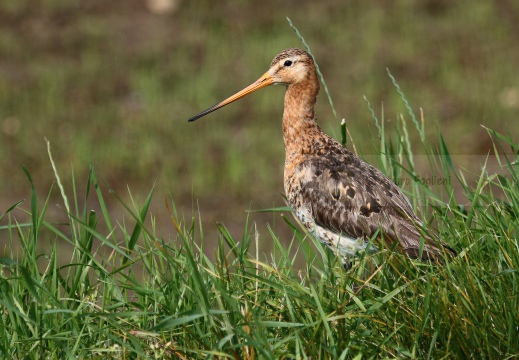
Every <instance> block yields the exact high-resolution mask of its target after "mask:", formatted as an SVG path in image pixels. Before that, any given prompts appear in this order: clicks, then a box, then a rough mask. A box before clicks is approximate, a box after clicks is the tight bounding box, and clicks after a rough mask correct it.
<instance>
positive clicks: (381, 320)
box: [0, 119, 519, 359]
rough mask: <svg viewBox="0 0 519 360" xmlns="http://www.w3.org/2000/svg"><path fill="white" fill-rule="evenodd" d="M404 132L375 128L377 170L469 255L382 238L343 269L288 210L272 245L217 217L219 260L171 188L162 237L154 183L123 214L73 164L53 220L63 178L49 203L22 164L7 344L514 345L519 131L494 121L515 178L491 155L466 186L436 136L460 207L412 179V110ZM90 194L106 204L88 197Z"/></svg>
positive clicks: (440, 352)
mask: <svg viewBox="0 0 519 360" xmlns="http://www.w3.org/2000/svg"><path fill="white" fill-rule="evenodd" d="M376 120H377V121H378V119H376ZM381 124H383V122H382V123H381V122H379V126H380V125H381ZM416 124H417V125H419V124H420V123H419V122H416ZM381 128H382V126H381ZM397 131H398V132H400V133H401V134H402V136H399V137H398V139H399V140H398V141H397V143H395V144H392V143H391V142H387V141H385V139H384V134H383V133H380V138H381V140H382V142H381V146H382V147H381V151H380V153H379V155H380V159H381V163H380V165H381V168H383V169H385V170H386V172H387V173H388V174H390V175H392V176H394V178H402V176H403V174H407V176H409V177H411V178H412V179H413V182H412V186H411V187H410V188H411V194H410V195H411V197H412V200H413V202H414V203H415V204H416V205H417V207H419V208H423V209H425V208H428V209H429V208H430V209H432V213H430V214H429V219H428V223H432V222H435V223H436V226H437V228H438V230H439V232H440V234H441V236H442V237H443V238H444V239H446V240H447V241H448V242H449V243H450V244H451V245H452V246H453V247H455V248H456V250H457V251H458V252H459V255H458V256H457V257H456V258H454V259H452V261H447V262H446V263H445V264H444V265H439V266H434V265H431V264H428V263H421V262H417V261H412V260H410V259H408V258H407V257H405V256H403V255H402V254H400V253H399V252H398V251H393V250H394V249H388V248H384V247H383V246H382V247H380V248H381V250H380V251H379V252H377V253H375V254H372V255H367V254H361V255H360V257H359V258H358V259H357V260H356V261H355V262H354V264H353V266H352V267H351V269H348V270H345V269H344V268H343V267H342V265H341V264H340V263H339V262H338V261H337V259H336V257H335V256H334V254H333V253H331V252H330V251H329V250H327V249H325V248H323V247H322V246H321V245H320V244H318V243H316V241H315V240H314V239H313V238H312V237H311V236H309V235H307V234H305V233H303V232H302V230H301V229H302V228H301V227H299V226H298V225H297V224H294V222H293V221H292V220H291V219H288V218H285V221H286V223H287V224H288V226H289V227H290V228H291V229H292V231H293V234H294V235H293V238H292V241H291V242H290V246H289V247H288V248H287V247H286V245H284V244H283V243H282V242H281V241H280V239H279V237H278V236H277V235H276V233H275V231H274V230H272V231H271V232H270V236H269V241H272V243H273V244H274V250H273V252H272V254H271V256H268V257H260V256H259V255H258V254H259V235H258V233H257V231H256V227H255V224H249V222H248V220H247V218H245V219H244V230H243V235H242V236H241V238H235V237H233V236H232V235H231V234H230V233H229V231H228V229H227V228H225V227H224V226H223V225H218V231H219V236H218V244H217V246H216V247H215V249H214V253H215V257H214V259H211V258H210V257H209V256H208V255H206V253H207V249H205V243H204V231H203V227H202V226H201V222H200V218H199V217H198V214H197V213H196V212H195V211H193V213H192V214H191V215H190V216H188V217H184V216H181V215H179V214H178V213H177V211H176V209H175V207H174V204H173V202H172V199H167V209H168V211H169V213H170V217H171V221H172V224H173V227H174V228H175V230H176V235H175V236H170V237H163V236H161V235H158V233H159V231H158V229H157V228H156V226H155V222H154V220H153V218H151V220H149V221H147V218H148V209H149V204H150V201H151V198H152V195H153V192H154V190H153V189H152V190H151V191H150V193H149V196H148V197H147V199H146V201H145V202H144V203H143V204H142V205H141V206H137V205H136V204H134V203H132V204H131V205H129V204H125V203H124V202H123V201H122V200H120V206H121V207H122V208H124V209H125V211H126V212H127V214H128V215H129V219H128V220H125V221H124V222H122V223H117V224H116V223H115V221H114V219H113V218H112V217H111V215H110V213H109V212H108V210H107V206H106V201H105V196H104V195H103V191H102V188H103V187H105V186H107V187H108V186H109V185H107V184H102V183H100V182H99V180H98V177H97V175H96V172H95V170H94V168H93V167H92V168H91V169H90V173H89V176H88V179H87V181H86V182H85V183H84V184H81V185H80V184H79V183H77V182H76V180H75V178H74V175H73V174H72V184H73V188H72V199H71V200H68V198H67V196H66V194H65V193H66V191H65V189H64V188H63V187H62V185H61V181H60V178H59V176H58V173H57V172H55V176H56V181H57V185H58V186H57V188H58V189H59V193H60V194H61V197H62V202H63V204H64V209H66V213H67V214H68V221H67V222H66V223H52V222H50V221H48V220H47V219H46V216H47V213H46V211H47V209H48V205H49V200H48V199H49V198H50V197H51V193H52V191H56V189H54V190H51V192H49V194H48V195H47V197H46V199H45V200H43V201H40V200H39V196H38V195H37V193H36V191H35V189H34V186H32V180H31V176H30V174H29V172H28V171H27V170H25V169H24V170H25V173H26V176H27V178H28V179H29V182H30V183H31V188H32V190H31V191H32V192H31V193H32V195H31V201H30V210H26V211H27V213H28V214H29V215H30V218H31V221H30V222H29V223H18V222H17V221H16V220H15V219H14V217H12V216H11V213H12V211H13V210H14V209H15V208H20V207H21V206H22V205H21V204H20V203H16V204H14V205H13V206H11V207H10V208H9V209H8V210H7V211H6V212H5V213H4V214H3V215H2V217H6V218H7V219H8V225H7V226H4V227H2V228H1V230H3V231H4V232H6V233H7V234H8V238H9V243H10V244H12V243H14V242H17V241H19V242H20V243H21V244H22V247H23V252H22V254H21V255H19V260H14V259H15V258H16V254H14V253H12V252H11V253H10V254H9V250H7V255H8V256H7V257H4V258H2V259H0V264H1V277H0V309H1V316H0V351H1V352H2V354H3V355H4V357H12V358H28V359H33V358H34V359H36V358H87V357H100V356H103V357H108V358H162V357H170V358H181V359H192V358H231V359H256V358H265V359H309V358H312V359H352V358H354V359H362V358H373V357H376V358H380V357H398V358H431V359H436V358H445V357H448V358H451V359H456V358H459V359H465V358H500V359H506V358H515V357H517V356H518V355H519V336H517V335H518V332H519V308H518V306H517V304H518V300H519V285H518V284H519V281H518V279H517V277H518V273H517V269H518V268H519V243H518V227H519V217H518V214H519V186H518V184H519V170H518V165H517V160H518V158H517V154H519V146H518V144H517V143H516V142H514V141H512V139H510V137H508V136H503V135H501V134H499V133H496V132H494V131H492V130H489V132H490V133H491V134H492V136H493V138H494V140H495V142H494V146H495V150H496V152H498V151H500V150H501V148H502V147H505V146H506V147H509V148H511V150H512V152H513V153H514V154H516V155H514V156H513V157H512V158H509V157H507V156H501V157H499V159H501V161H502V163H501V165H502V166H503V168H504V169H506V175H495V174H489V173H487V171H486V169H485V168H484V167H483V169H482V172H481V175H480V177H479V181H478V185H477V187H476V188H475V189H472V188H471V187H470V186H468V184H466V182H465V181H464V178H463V176H462V175H460V173H458V172H457V171H455V169H454V167H453V164H452V159H451V157H450V155H449V151H448V149H447V146H446V144H445V143H444V142H443V140H442V138H441V137H440V140H439V141H440V144H441V147H440V149H439V151H440V155H433V154H432V153H431V149H430V148H428V147H427V146H425V143H424V150H425V151H428V155H427V157H428V159H429V161H430V165H431V167H432V168H433V170H434V171H435V172H436V173H439V174H441V176H442V177H443V178H445V179H448V181H444V182H441V187H442V189H443V190H442V192H443V193H445V194H452V193H453V186H452V183H454V182H458V183H460V184H461V185H462V186H463V188H464V191H465V194H466V196H467V198H468V199H469V201H470V206H467V207H464V206H462V205H461V204H459V203H458V202H457V201H456V200H455V198H454V197H451V196H449V197H448V198H447V199H446V200H445V201H444V200H442V199H441V198H439V197H438V196H437V195H436V192H435V191H433V190H431V189H432V188H433V187H431V186H430V184H429V185H427V184H426V183H425V182H424V181H423V179H420V178H419V177H417V176H416V174H415V171H414V169H413V167H412V164H413V151H412V147H411V144H410V143H409V141H408V137H407V133H408V129H407V127H406V125H405V123H404V122H402V123H400V126H399V127H398V129H397ZM49 154H50V150H49ZM51 160H52V158H51ZM394 160H398V161H394ZM402 160H403V161H402ZM402 163H405V164H408V166H405V167H404V166H403V165H401V164H402ZM53 165H54V164H53ZM436 183H437V184H438V182H436ZM79 187H84V189H85V194H86V195H85V198H83V199H82V198H80V197H79V196H78V193H79V191H78V188H79ZM497 193H499V194H501V196H500V197H499V198H498V197H497V196H496V194H497ZM114 195H115V197H116V198H118V199H120V197H119V196H118V195H117V194H114ZM500 198H501V199H502V200H500ZM94 200H95V202H96V203H97V206H96V208H98V209H100V211H99V212H98V213H96V212H94V211H89V210H88V209H89V207H87V206H88V205H86V204H92V201H94ZM90 206H91V205H90ZM272 211H275V210H272ZM196 233H198V235H199V237H200V238H201V239H202V242H201V244H200V245H197V244H196V242H195V234H196ZM47 239H53V241H51V245H50V249H48V250H47V251H46V252H45V254H40V253H39V252H37V245H38V243H41V242H42V241H47ZM58 241H65V242H66V243H68V244H70V245H71V246H72V247H73V253H72V256H71V258H70V261H68V262H65V263H64V262H60V261H59V260H58V259H60V257H61V256H62V254H60V252H61V251H62V250H61V249H60V246H58V245H57V244H58ZM262 241H266V240H265V239H263V240H262ZM11 248H12V247H11ZM297 257H303V258H304V260H305V262H306V266H305V267H304V268H303V269H300V268H297V267H296V266H295V263H296V258H297Z"/></svg>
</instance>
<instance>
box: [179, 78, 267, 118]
mask: <svg viewBox="0 0 519 360" xmlns="http://www.w3.org/2000/svg"><path fill="white" fill-rule="evenodd" d="M272 84H274V79H272V76H270V75H269V74H268V73H265V74H263V76H262V77H260V78H259V79H258V80H256V81H255V82H253V83H252V84H250V85H249V86H247V87H246V88H245V89H243V90H242V91H239V92H237V93H236V94H234V95H233V96H231V97H228V98H227V99H225V100H224V101H222V102H219V103H218V104H215V105H213V106H211V107H210V108H209V109H207V110H204V111H202V112H201V113H200V114H198V115H196V116H193V117H192V118H191V119H189V120H188V121H195V120H196V119H200V118H201V117H202V116H205V115H207V114H209V113H211V112H213V111H215V110H218V109H219V108H221V107H223V106H225V105H227V104H230V103H232V102H233V101H236V100H238V99H241V98H242V97H244V96H245V95H249V94H250V93H252V92H254V91H256V90H259V89H261V88H264V87H265V86H269V85H272Z"/></svg>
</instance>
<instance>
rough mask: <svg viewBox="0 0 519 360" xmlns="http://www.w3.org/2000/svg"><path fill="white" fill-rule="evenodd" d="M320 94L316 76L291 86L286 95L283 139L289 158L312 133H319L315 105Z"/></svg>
mask: <svg viewBox="0 0 519 360" xmlns="http://www.w3.org/2000/svg"><path fill="white" fill-rule="evenodd" d="M318 94H319V82H318V81H317V78H316V76H313V78H312V77H311V78H309V79H308V81H305V82H301V83H297V84H291V85H289V86H288V88H287V91H286V93H285V109H284V112H283V139H284V141H285V151H286V155H287V158H290V157H292V156H294V155H296V154H297V153H298V152H299V151H300V150H301V148H302V146H303V144H305V143H306V142H308V141H310V140H311V138H312V133H313V132H314V131H319V127H318V126H317V123H316V122H315V103H316V102H317V96H318Z"/></svg>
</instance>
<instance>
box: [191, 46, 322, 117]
mask: <svg viewBox="0 0 519 360" xmlns="http://www.w3.org/2000/svg"><path fill="white" fill-rule="evenodd" d="M312 75H315V65H314V60H313V58H312V56H310V54H308V53H307V52H306V51H304V50H301V49H296V48H292V49H287V50H284V51H282V52H281V53H279V54H278V55H276V57H275V58H274V59H273V60H272V63H271V64H270V69H269V70H268V71H267V72H266V73H265V74H263V76H261V77H260V78H259V79H258V80H256V81H255V82H253V83H252V84H250V85H249V86H247V87H246V88H245V89H243V90H241V91H239V92H237V93H236V94H234V95H232V96H230V97H229V98H227V99H225V100H224V101H221V102H219V103H217V104H215V105H213V106H211V107H210V108H209V109H206V110H204V111H202V112H201V113H200V114H198V115H196V116H193V117H192V118H190V119H189V121H195V120H197V119H199V118H201V117H202V116H205V115H207V114H209V113H210V112H213V111H215V110H218V109H219V108H221V107H223V106H225V105H228V104H230V103H232V102H234V101H236V100H238V99H241V98H242V97H244V96H246V95H248V94H250V93H253V92H254V91H256V90H259V89H261V88H264V87H266V86H269V85H278V84H283V85H286V86H290V85H295V84H298V83H301V82H303V81H305V80H307V79H308V78H309V77H310V76H312Z"/></svg>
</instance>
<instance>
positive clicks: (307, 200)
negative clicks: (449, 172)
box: [189, 49, 455, 260]
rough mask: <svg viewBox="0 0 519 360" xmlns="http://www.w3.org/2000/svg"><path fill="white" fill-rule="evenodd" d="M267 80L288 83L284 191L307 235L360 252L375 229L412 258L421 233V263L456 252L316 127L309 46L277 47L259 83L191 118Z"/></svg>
mask: <svg viewBox="0 0 519 360" xmlns="http://www.w3.org/2000/svg"><path fill="white" fill-rule="evenodd" d="M272 84H283V85H285V86H286V87H287V91H286V94H285V108H284V113H283V138H284V142H285V152H286V159H285V176H284V184H285V193H286V195H287V199H288V203H289V204H290V206H291V207H292V209H293V211H294V212H295V214H296V216H297V217H298V218H299V219H300V220H301V222H302V223H303V225H304V226H305V227H306V228H307V229H308V230H309V231H310V232H311V233H313V234H314V235H315V236H316V237H317V238H318V239H319V240H320V241H321V242H323V243H325V244H326V245H328V246H330V247H331V248H332V249H333V250H335V251H338V252H339V253H340V254H342V255H343V256H352V255H355V253H356V252H358V251H360V250H364V249H365V248H366V240H368V239H369V238H371V237H373V236H375V234H378V236H379V237H381V236H383V237H384V239H385V241H386V242H387V243H388V244H389V245H392V244H394V243H395V242H398V243H399V244H400V245H401V247H402V249H403V251H404V252H405V253H406V254H407V255H408V256H410V257H412V258H418V257H419V256H420V242H421V240H420V239H421V238H423V239H424V240H423V252H422V255H421V258H422V259H424V260H425V259H432V260H434V259H435V258H437V257H438V256H442V255H443V250H442V248H443V249H446V250H448V251H449V252H451V253H453V254H455V252H454V250H452V249H451V248H450V247H449V246H447V245H446V244H445V243H444V242H442V241H441V240H439V239H432V238H431V237H430V236H429V235H426V234H424V233H423V232H422V231H421V228H422V227H423V223H422V221H421V220H420V219H419V218H418V217H417V216H416V214H415V213H414V211H413V209H412V207H411V204H410V203H409V200H408V199H407V197H406V196H405V195H404V194H403V193H402V191H401V190H400V188H398V186H396V185H395V183H393V182H392V181H391V180H390V179H389V178H387V177H386V176H385V175H384V174H382V173H381V172H380V171H379V170H378V169H376V168H374V167H373V166H371V165H369V164H367V163H366V162H364V161H363V160H361V159H359V158H358V157H356V156H355V155H354V154H353V153H352V152H350V151H349V150H348V149H346V148H345V147H343V146H342V145H341V144H340V143H339V142H337V141H336V140H334V139H332V138H331V137H329V136H328V135H326V134H325V133H324V132H323V131H322V130H321V128H320V127H319V126H318V125H317V123H316V121H315V120H316V117H315V110H314V108H315V103H316V101H317V96H318V94H319V81H318V79H317V73H316V70H315V64H314V60H313V59H312V57H311V56H310V55H309V54H308V53H307V52H306V51H303V50H300V49H287V50H285V51H283V52H281V53H280V54H279V55H277V56H276V57H275V58H274V60H272V63H271V65H270V69H269V70H268V71H267V72H266V73H265V74H264V75H263V76H262V77H261V78H259V79H258V80H257V81H256V82H254V83H253V84H251V85H250V86H248V87H246V88H245V89H243V90H242V91H240V92H238V93H237V94H235V95H233V96H231V97H229V98H228V99H226V100H224V101H222V102H220V103H218V104H216V105H214V106H212V107H210V108H209V109H207V110H205V111H203V112H202V113H200V114H198V115H197V116H195V117H193V118H191V119H189V121H194V120H196V119H198V118H200V117H202V116H204V115H206V114H208V113H210V112H212V111H214V110H217V109H219V108H221V107H222V106H225V105H227V104H229V103H231V102H233V101H235V100H238V99H239V98H241V97H243V96H245V95H247V94H250V93H251V92H253V91H256V90H258V89H260V88H262V87H265V86H268V85H272Z"/></svg>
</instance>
